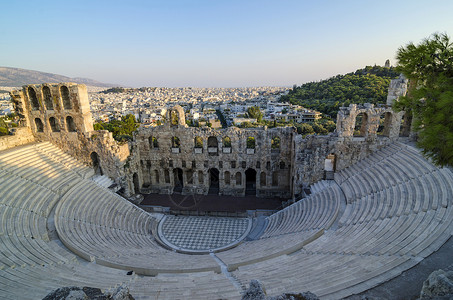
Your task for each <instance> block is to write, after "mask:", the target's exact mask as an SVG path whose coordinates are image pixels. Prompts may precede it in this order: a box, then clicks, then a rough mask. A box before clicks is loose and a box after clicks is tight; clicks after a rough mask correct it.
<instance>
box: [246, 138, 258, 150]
mask: <svg viewBox="0 0 453 300" xmlns="http://www.w3.org/2000/svg"><path fill="white" fill-rule="evenodd" d="M246 146H247V149H255V146H256V142H255V138H254V137H253V136H249V137H247V142H246Z"/></svg>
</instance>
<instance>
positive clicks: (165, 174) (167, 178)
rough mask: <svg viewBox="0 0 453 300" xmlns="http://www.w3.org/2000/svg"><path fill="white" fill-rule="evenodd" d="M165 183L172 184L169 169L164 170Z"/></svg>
mask: <svg viewBox="0 0 453 300" xmlns="http://www.w3.org/2000/svg"><path fill="white" fill-rule="evenodd" d="M164 177H165V183H170V171H168V169H165V170H164Z"/></svg>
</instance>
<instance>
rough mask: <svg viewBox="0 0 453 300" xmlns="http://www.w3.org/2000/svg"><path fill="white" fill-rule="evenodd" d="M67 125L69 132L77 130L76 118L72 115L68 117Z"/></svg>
mask: <svg viewBox="0 0 453 300" xmlns="http://www.w3.org/2000/svg"><path fill="white" fill-rule="evenodd" d="M66 127H67V129H68V132H76V131H77V128H76V125H75V123H74V119H73V118H72V117H71V116H67V117H66Z"/></svg>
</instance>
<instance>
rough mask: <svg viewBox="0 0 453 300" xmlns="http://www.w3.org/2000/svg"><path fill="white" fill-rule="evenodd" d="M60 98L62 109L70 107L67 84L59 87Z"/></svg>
mask: <svg viewBox="0 0 453 300" xmlns="http://www.w3.org/2000/svg"><path fill="white" fill-rule="evenodd" d="M60 94H61V100H63V108H64V109H72V103H71V98H70V97H69V89H68V87H67V86H65V85H62V86H61V87H60Z"/></svg>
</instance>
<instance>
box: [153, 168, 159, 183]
mask: <svg viewBox="0 0 453 300" xmlns="http://www.w3.org/2000/svg"><path fill="white" fill-rule="evenodd" d="M159 181H160V180H159V170H154V182H155V183H156V184H159Z"/></svg>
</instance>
